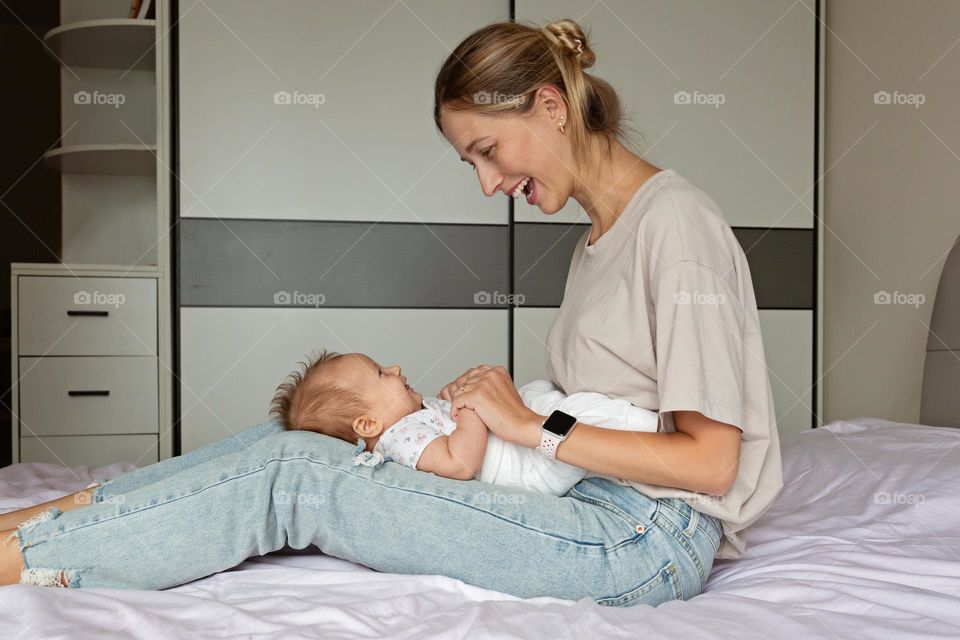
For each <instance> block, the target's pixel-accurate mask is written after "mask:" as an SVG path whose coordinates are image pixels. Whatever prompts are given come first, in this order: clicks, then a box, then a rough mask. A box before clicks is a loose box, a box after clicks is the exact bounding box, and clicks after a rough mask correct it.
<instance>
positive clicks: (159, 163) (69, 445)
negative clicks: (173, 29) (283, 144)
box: [10, 0, 173, 466]
mask: <svg viewBox="0 0 960 640" xmlns="http://www.w3.org/2000/svg"><path fill="white" fill-rule="evenodd" d="M155 4H156V19H155V20H152V19H151V20H146V19H130V18H126V17H122V16H125V15H126V13H127V12H128V11H129V7H130V5H129V0H62V1H61V5H60V21H61V25H60V26H58V27H56V28H54V29H51V30H50V31H49V32H47V33H46V35H45V36H44V43H45V44H46V45H47V47H49V49H50V52H51V55H52V56H53V57H54V58H55V59H56V60H57V61H58V62H59V64H60V65H61V72H60V78H61V81H60V85H61V130H62V132H63V133H62V139H61V145H60V146H59V147H57V148H55V149H52V150H51V151H49V152H48V153H47V154H46V155H45V157H44V160H45V164H46V165H47V166H48V167H50V168H51V169H53V170H55V171H57V172H59V173H60V175H61V192H62V199H61V203H62V204H61V218H62V224H61V227H62V239H61V253H60V256H59V257H60V260H61V262H60V263H53V264H19V263H18V264H15V265H13V267H14V268H13V269H12V272H11V273H12V290H11V293H12V300H11V307H12V310H13V322H14V326H13V337H12V341H11V346H10V350H11V354H12V356H13V357H12V373H13V377H12V380H13V385H14V387H13V393H12V395H13V398H12V402H13V406H14V408H15V411H14V417H13V425H12V435H13V462H31V461H43V462H55V463H59V464H68V465H89V466H99V465H103V464H109V463H111V462H133V463H134V464H137V465H138V466H145V465H147V464H151V463H152V462H156V461H157V460H160V459H164V458H169V457H170V456H171V455H172V454H173V430H172V419H171V414H172V400H171V382H172V381H171V378H172V375H171V371H172V367H171V355H170V353H171V347H170V342H171V312H170V274H171V265H170V240H169V228H170V217H169V211H170V195H169V194H170V176H169V172H168V171H165V168H166V167H167V166H169V162H168V161H165V160H164V158H166V157H167V156H168V154H169V148H170V146H169V141H170V137H169V136H170V134H169V119H170V106H169V101H170V100H169V98H170V96H171V91H170V62H169V61H170V42H169V39H165V38H162V37H161V34H164V33H167V31H169V25H170V18H169V5H168V3H167V1H166V0H155ZM105 97H106V98H107V99H104V98H105ZM71 291H72V292H73V293H70V292H71ZM84 292H86V293H88V294H90V295H91V296H93V297H94V298H96V295H98V294H104V295H108V296H109V295H110V294H111V292H112V293H114V294H116V293H121V294H123V298H124V302H123V304H121V305H120V306H119V307H111V306H110V304H109V303H108V304H107V305H106V306H103V305H100V306H98V305H97V304H96V299H94V300H93V302H92V303H88V304H84V303H83V302H82V300H81V301H78V299H77V298H76V296H78V295H81V294H84ZM81 297H82V295H81ZM114 297H116V296H114ZM78 304H79V306H77V305H78ZM101 307H102V308H101ZM57 323H60V324H63V326H62V327H59V328H58V327H57V326H55V325H57ZM64 323H66V324H64ZM131 329H133V330H134V332H135V333H136V336H133V337H135V338H136V339H135V340H132V334H131V333H130V331H131ZM38 331H39V333H38ZM77 331H80V333H77ZM41 334H42V338H43V339H42V340H40V343H38V342H37V341H36V340H34V338H35V337H37V336H40V335H41ZM44 341H50V345H48V346H49V348H46V347H43V346H42V344H41V343H43V342H44ZM53 345H57V346H53ZM40 382H42V383H43V384H39V383H40ZM51 384H52V385H54V387H50V386H49V385H51ZM38 385H39V386H38ZM56 385H60V387H62V388H60V387H56ZM41 389H46V390H47V391H48V392H49V393H47V392H44V393H39V394H38V391H39V390H41ZM107 392H108V393H107ZM58 416H59V418H58Z"/></svg>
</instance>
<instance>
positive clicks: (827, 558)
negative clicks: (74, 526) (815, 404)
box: [0, 417, 960, 640]
mask: <svg viewBox="0 0 960 640" xmlns="http://www.w3.org/2000/svg"><path fill="white" fill-rule="evenodd" d="M958 444H960V430H957V429H949V428H944V427H935V426H925V425H915V424H903V423H896V422H889V421H884V420H879V419H876V418H869V417H864V418H858V419H855V420H850V421H835V422H832V423H830V424H829V425H826V426H825V427H822V428H820V429H815V430H811V431H809V432H806V433H802V434H799V435H797V436H794V437H793V438H792V439H789V440H787V441H785V442H784V443H783V462H784V488H783V491H782V492H781V494H780V496H779V497H778V499H777V501H776V502H775V503H774V504H773V505H772V506H771V507H770V508H769V509H768V510H767V511H766V512H765V513H764V515H763V516H762V518H761V519H760V520H759V521H758V522H757V523H756V524H755V525H754V526H753V527H751V528H750V530H749V539H748V540H749V544H748V547H747V551H746V552H745V553H744V555H743V556H742V557H741V558H738V559H737V560H720V561H717V562H716V564H715V566H714V570H713V573H712V574H711V576H710V579H709V581H708V582H707V584H706V589H705V591H704V592H703V593H702V594H700V595H699V596H697V597H695V598H692V599H690V600H687V601H674V602H668V603H666V604H663V605H660V606H659V607H656V608H653V607H649V606H645V605H644V606H639V607H631V608H626V609H621V608H612V607H601V606H598V605H596V604H593V603H592V602H590V601H589V600H588V599H583V600H580V601H569V600H559V599H555V598H531V599H520V598H516V597H513V596H510V595H507V594H503V593H499V592H495V591H489V590H486V589H481V588H478V587H474V586H471V585H468V584H465V583H463V582H461V581H459V580H454V579H451V578H447V577H444V576H412V575H393V574H381V573H378V572H376V571H373V570H371V569H368V568H366V567H363V566H361V565H357V564H353V563H351V562H347V561H345V560H340V559H338V558H334V557H332V556H326V555H323V554H321V553H320V552H319V550H318V549H316V548H312V549H308V550H307V551H310V553H303V552H296V551H292V550H286V551H281V552H277V553H273V554H269V555H266V556H261V557H257V558H251V559H249V560H247V561H246V562H244V563H242V564H240V565H239V566H237V567H235V568H234V569H231V570H230V571H226V572H223V573H219V574H215V575H212V576H209V577H206V578H203V579H200V580H196V581H194V582H191V583H188V584H185V585H182V586H179V587H174V588H172V589H167V590H165V591H127V590H114V589H89V590H87V589H49V588H42V587H33V586H28V585H13V586H10V587H5V588H2V589H0V637H4V638H14V637H43V638H47V637H64V638H66V637H69V638H72V639H79V638H105V637H131V638H206V637H238V636H242V637H263V638H266V637H271V638H272V637H276V638H279V637H283V638H327V639H330V638H358V637H377V638H379V637H391V638H394V637H395V638H449V637H463V636H467V635H472V636H477V637H496V638H524V639H526V640H531V639H534V638H563V637H581V636H590V637H602V638H636V637H638V636H639V635H640V634H642V635H643V636H645V637H671V638H672V637H684V638H737V639H738V640H742V639H743V638H760V637H763V638H767V639H774V638H791V639H794V638H880V637H885V638H926V639H929V638H951V639H955V638H958V637H960V497H958V496H957V495H956V494H955V493H954V492H955V491H956V487H958V486H960V446H957V445H958ZM132 468H133V466H132V465H129V464H122V465H111V466H109V467H103V468H99V469H90V468H85V467H73V468H67V467H61V466H56V465H50V464H40V463H28V464H20V465H14V466H11V467H6V468H4V469H0V509H2V510H9V509H14V508H19V507H22V506H26V505H29V504H33V503H36V502H39V501H44V500H49V499H52V498H55V497H57V496H59V495H62V494H64V493H67V492H71V491H75V490H79V489H81V488H83V487H84V486H85V485H86V484H87V483H88V482H90V481H91V480H92V477H93V476H96V477H112V476H114V475H117V474H120V473H123V472H125V471H128V470H130V469H132Z"/></svg>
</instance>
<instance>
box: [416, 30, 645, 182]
mask: <svg viewBox="0 0 960 640" xmlns="http://www.w3.org/2000/svg"><path fill="white" fill-rule="evenodd" d="M578 40H579V44H578V43H577V41H578ZM578 48H579V49H582V51H579V52H578ZM596 59H597V57H596V54H595V53H594V51H593V48H592V47H591V45H590V41H589V34H588V33H586V32H585V31H584V30H583V29H582V28H581V27H580V25H579V24H577V23H576V22H575V21H573V20H570V19H569V18H564V19H562V20H557V21H555V22H551V23H549V24H548V25H547V26H546V27H543V28H541V27H539V26H537V25H534V24H525V23H515V22H496V23H494V24H490V25H487V26H485V27H482V28H481V29H478V30H477V31H474V32H473V33H472V34H470V35H469V36H467V37H466V38H465V39H464V40H463V41H462V42H461V43H460V44H459V45H457V47H456V48H455V49H454V50H453V52H451V53H450V55H449V56H448V57H447V59H446V60H445V61H444V63H443V65H442V66H441V67H440V71H439V72H438V73H437V78H436V81H435V84H434V108H433V119H434V123H435V124H436V126H437V129H439V130H440V132H441V134H442V133H443V129H442V128H441V126H440V111H441V108H443V109H449V110H452V111H463V110H468V111H475V112H477V113H482V114H504V113H515V114H517V115H528V114H530V113H532V110H533V106H534V100H533V97H534V94H535V93H536V91H537V90H538V89H539V88H540V87H542V86H543V85H546V84H550V85H554V86H555V87H556V88H557V89H558V90H559V91H560V93H561V94H562V95H563V97H564V99H565V100H566V102H567V110H568V116H567V122H566V123H565V124H564V127H565V130H566V131H569V133H570V136H571V144H572V147H573V152H574V159H575V162H576V163H577V166H578V168H583V167H584V166H586V165H587V154H588V152H589V151H590V148H589V145H588V137H589V136H591V135H599V136H600V137H601V138H602V139H603V141H604V142H605V143H606V150H607V154H608V156H609V155H610V154H611V153H612V149H613V143H614V141H620V142H621V143H622V144H624V146H627V147H630V146H632V145H631V143H630V141H629V138H628V135H627V132H628V131H629V132H633V128H632V127H630V126H628V125H627V124H626V123H625V120H626V117H625V116H624V114H623V110H622V107H621V103H620V98H619V97H618V96H617V92H616V91H615V90H614V88H613V87H611V86H610V84H609V83H608V82H606V81H605V80H602V79H601V78H599V77H597V76H594V75H591V74H589V73H586V72H585V71H584V70H585V69H589V68H590V67H592V66H593V65H594V63H595V62H596Z"/></svg>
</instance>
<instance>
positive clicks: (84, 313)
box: [67, 309, 110, 316]
mask: <svg viewBox="0 0 960 640" xmlns="http://www.w3.org/2000/svg"><path fill="white" fill-rule="evenodd" d="M67 315H68V316H108V315H110V312H109V311H74V310H73V309H69V310H67Z"/></svg>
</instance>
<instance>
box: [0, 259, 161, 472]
mask: <svg viewBox="0 0 960 640" xmlns="http://www.w3.org/2000/svg"><path fill="white" fill-rule="evenodd" d="M158 280H159V273H158V270H157V269H156V268H152V267H121V266H118V267H94V266H89V267H81V266H73V265H62V264H61V265H53V264H50V265H27V264H16V263H15V264H13V265H12V268H11V308H12V320H13V327H12V329H13V330H12V340H11V352H12V354H11V355H12V356H13V358H12V374H13V392H12V398H13V408H14V411H13V462H52V463H56V464H63V465H69V466H73V465H87V466H91V467H93V466H102V465H106V464H111V463H115V462H132V463H134V464H136V465H137V466H145V465H148V464H152V463H154V462H157V461H158V460H159V459H160V458H161V457H169V456H170V455H171V454H170V451H171V449H172V447H171V445H172V437H171V430H170V428H169V426H168V427H166V428H164V424H166V423H167V422H168V420H167V419H166V418H165V416H166V415H168V413H167V410H166V406H165V399H166V398H167V397H168V396H167V388H166V386H168V385H169V381H168V375H167V372H168V371H169V369H168V368H167V367H166V366H165V365H164V364H163V361H162V359H161V358H160V357H158V345H160V344H162V343H163V341H162V340H161V339H160V338H161V334H160V333H159V332H158V326H161V325H162V324H164V323H163V318H162V317H161V316H160V315H159V314H158V309H159V305H158V286H157V285H158ZM165 385H166V386H165Z"/></svg>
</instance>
